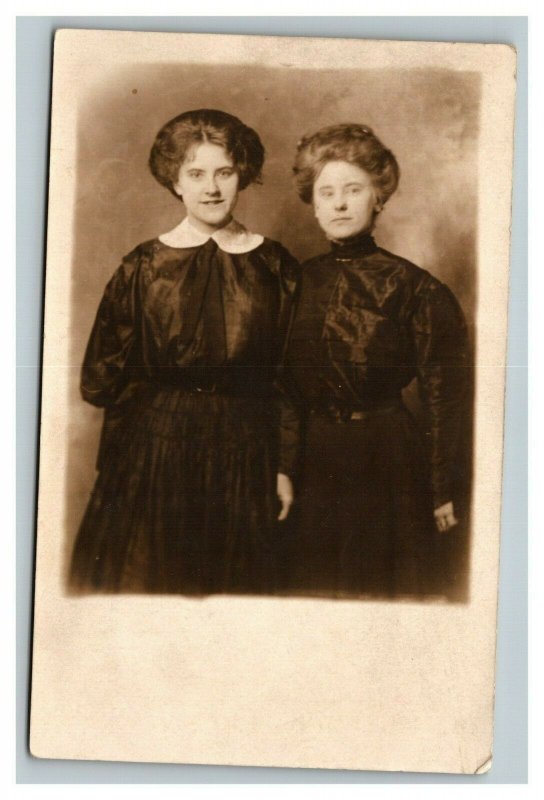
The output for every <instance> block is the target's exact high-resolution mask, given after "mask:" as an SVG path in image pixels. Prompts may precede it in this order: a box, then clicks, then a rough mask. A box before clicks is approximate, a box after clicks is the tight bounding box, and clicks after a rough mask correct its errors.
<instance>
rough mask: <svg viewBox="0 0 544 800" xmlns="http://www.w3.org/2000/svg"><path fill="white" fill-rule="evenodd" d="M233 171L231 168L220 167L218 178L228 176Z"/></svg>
mask: <svg viewBox="0 0 544 800" xmlns="http://www.w3.org/2000/svg"><path fill="white" fill-rule="evenodd" d="M233 172H234V170H232V169H222V170H221V172H220V173H219V177H220V178H230V176H231V175H232V174H233Z"/></svg>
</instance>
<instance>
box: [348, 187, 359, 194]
mask: <svg viewBox="0 0 544 800" xmlns="http://www.w3.org/2000/svg"><path fill="white" fill-rule="evenodd" d="M349 191H350V193H351V194H360V192H361V187H360V186H351V187H350V189H349Z"/></svg>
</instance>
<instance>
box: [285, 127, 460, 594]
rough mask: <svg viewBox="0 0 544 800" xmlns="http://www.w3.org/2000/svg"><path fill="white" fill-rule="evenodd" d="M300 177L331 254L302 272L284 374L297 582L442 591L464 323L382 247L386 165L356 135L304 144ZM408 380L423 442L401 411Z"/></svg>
mask: <svg viewBox="0 0 544 800" xmlns="http://www.w3.org/2000/svg"><path fill="white" fill-rule="evenodd" d="M294 172H295V178H296V183H297V188H298V192H299V195H300V197H301V199H302V200H303V201H304V202H306V203H312V204H313V207H314V211H315V215H316V217H317V221H318V223H319V225H320V226H321V228H322V230H323V231H324V233H325V235H326V236H327V238H328V239H329V241H330V245H331V249H330V252H328V253H325V254H324V255H321V256H318V257H316V258H313V259H311V260H310V261H308V262H307V263H306V264H304V266H303V273H302V281H301V296H300V302H299V304H298V310H297V312H296V317H295V320H294V323H293V326H292V330H291V335H290V345H289V348H288V353H287V364H288V368H289V371H290V374H291V378H292V380H293V383H294V392H295V395H296V396H298V398H299V401H300V402H301V403H302V405H303V406H304V408H305V411H306V443H305V459H304V468H303V477H302V486H301V491H300V497H299V499H298V505H299V508H298V523H299V541H300V551H299V557H298V564H297V567H298V568H297V574H296V577H295V580H294V584H295V585H296V587H297V588H301V589H307V590H311V591H325V592H333V593H334V592H337V593H356V594H360V593H366V592H369V593H373V594H385V595H395V594H402V593H406V594H421V593H426V592H433V591H440V577H439V575H438V573H437V570H436V564H435V563H434V562H433V558H434V549H435V548H434V546H435V543H436V542H435V539H436V536H437V534H438V532H441V533H444V532H446V531H447V530H449V529H450V528H452V527H453V526H455V525H456V524H457V518H456V509H455V505H454V491H455V487H454V473H455V470H456V467H457V463H456V459H457V455H458V441H459V433H460V426H461V417H462V411H463V405H464V402H465V395H466V377H467V376H466V373H467V370H466V366H467V347H466V330H465V323H464V319H463V314H462V312H461V310H460V308H459V305H458V303H457V302H456V300H455V298H454V297H453V295H452V293H451V292H450V291H449V289H448V288H447V287H446V286H444V285H443V284H442V283H440V281H438V280H436V278H434V277H433V276H432V275H430V274H429V273H428V272H426V271H425V270H423V269H420V268H418V267H417V266H414V265H413V264H411V263H410V262H409V261H406V260H405V259H403V258H401V257H399V256H396V255H393V254H392V253H388V252H387V251H385V250H383V249H382V248H380V247H378V245H377V244H376V243H375V241H374V239H373V237H372V229H373V226H374V222H375V220H376V217H377V215H378V214H379V213H380V211H381V210H382V208H383V206H384V204H385V203H386V202H387V200H388V198H389V197H390V196H391V195H392V194H393V192H394V191H395V189H396V187H397V184H398V179H399V168H398V165H397V162H396V159H395V157H394V155H393V154H392V153H391V152H390V151H389V150H388V149H386V148H385V147H384V146H383V145H382V144H381V142H380V141H379V140H378V139H377V137H376V136H375V135H374V134H373V132H372V131H371V130H370V129H369V128H368V127H365V126H363V125H355V124H354V125H352V124H343V125H335V126H332V127H327V128H324V129H322V130H319V131H317V132H316V133H314V134H312V135H311V136H307V137H305V138H304V139H302V141H301V142H300V143H299V146H298V151H297V155H296V161H295V167H294ZM414 378H417V380H418V383H419V390H420V395H421V399H422V404H423V407H424V409H425V410H426V412H427V415H428V421H429V431H428V435H427V437H426V439H427V441H424V437H423V436H422V433H421V431H420V430H419V428H418V425H417V424H416V422H415V420H414V419H413V417H412V416H411V415H410V413H409V412H408V410H407V409H406V407H405V406H404V404H403V402H402V396H401V392H402V390H403V389H404V388H405V387H406V386H407V385H408V384H409V383H410V382H411V381H412V380H413V379H414Z"/></svg>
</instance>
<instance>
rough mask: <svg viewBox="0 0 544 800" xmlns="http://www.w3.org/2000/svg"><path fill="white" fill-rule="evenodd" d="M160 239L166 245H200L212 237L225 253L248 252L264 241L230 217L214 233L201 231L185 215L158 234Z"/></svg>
mask: <svg viewBox="0 0 544 800" xmlns="http://www.w3.org/2000/svg"><path fill="white" fill-rule="evenodd" d="M159 239H160V241H161V242H162V243H163V244H166V245H168V247H181V248H183V247H200V246H201V245H203V244H206V242H208V241H209V240H210V239H213V240H214V241H215V242H216V244H217V245H218V246H219V247H220V248H221V250H224V251H225V252H226V253H249V252H250V250H255V248H257V247H259V245H261V244H262V243H263V241H264V238H263V237H262V236H261V235H260V234H258V233H251V231H248V230H247V228H245V227H244V226H243V225H242V224H241V223H240V222H237V221H236V220H235V219H231V221H230V222H229V224H228V225H225V227H224V228H219V229H218V230H217V231H214V233H203V232H202V231H199V230H198V229H197V228H195V227H194V225H191V223H190V222H189V220H188V219H187V217H185V219H184V220H183V221H182V222H180V224H179V225H176V227H175V228H174V229H173V230H171V231H168V233H163V234H162V236H159Z"/></svg>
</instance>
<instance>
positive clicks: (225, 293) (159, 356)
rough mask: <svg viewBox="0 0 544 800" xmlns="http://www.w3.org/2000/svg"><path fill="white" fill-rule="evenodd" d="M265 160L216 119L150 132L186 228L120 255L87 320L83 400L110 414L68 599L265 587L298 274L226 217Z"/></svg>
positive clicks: (282, 460)
mask: <svg viewBox="0 0 544 800" xmlns="http://www.w3.org/2000/svg"><path fill="white" fill-rule="evenodd" d="M263 160H264V148H263V146H262V143H261V141H260V139H259V137H258V135H257V134H256V133H255V131H253V130H252V129H251V128H248V127H247V126H246V125H244V124H243V123H242V122H241V121H240V120H239V119H237V118H236V117H233V116H231V115H230V114H226V113H224V112H222V111H216V110H210V109H200V110H197V111H189V112H186V113H184V114H181V115H180V116H178V117H176V118H175V119H173V120H171V121H170V122H168V123H167V124H166V125H165V126H164V127H163V128H162V129H161V130H160V131H159V133H158V134H157V137H156V140H155V142H154V144H153V147H152V150H151V156H150V160H149V165H150V168H151V172H152V173H153V175H154V176H155V178H156V179H157V180H158V181H159V183H161V184H162V185H163V186H164V187H166V188H167V189H168V190H169V191H170V192H172V194H173V195H174V196H175V197H176V199H178V200H180V201H182V202H183V204H184V206H185V211H186V217H185V218H184V219H183V221H182V222H181V223H180V224H179V225H178V226H177V227H175V228H174V229H173V230H171V231H168V232H167V233H164V234H162V235H161V236H159V237H158V238H155V239H152V240H151V241H147V242H145V243H143V244H140V245H138V247H136V248H135V249H134V250H133V251H132V252H131V253H130V254H129V255H127V256H126V258H125V259H124V260H123V263H122V264H121V266H120V267H119V269H118V270H117V271H116V272H115V274H114V275H113V277H112V279H111V280H110V282H109V283H108V285H107V287H106V291H105V294H104V297H103V298H102V301H101V303H100V306H99V309H98V314H97V317H96V321H95V324H94V327H93V330H92V333H91V337H90V340H89V344H88V347H87V351H86V354H85V360H84V365H83V371H82V381H81V391H82V394H83V398H84V399H85V400H87V401H88V402H89V403H92V404H93V405H96V406H100V407H104V408H105V410H106V417H105V422H104V429H103V434H102V441H101V447H100V454H99V464H98V467H99V475H98V478H97V481H96V485H95V487H94V490H93V493H92V496H91V499H90V502H89V505H88V507H87V510H86V512H85V516H84V518H83V521H82V524H81V528H80V530H79V534H78V536H77V540H76V543H75V548H74V551H73V557H72V563H71V571H70V583H71V586H72V587H74V588H77V589H80V590H81V589H83V590H87V591H101V590H102V591H144V592H153V591H157V592H182V593H209V592H237V591H241V592H246V591H252V592H266V591H273V590H274V588H275V587H276V583H277V576H276V575H275V571H274V537H275V533H276V530H275V526H276V518H277V517H278V511H279V512H280V513H279V516H280V519H283V518H285V516H286V515H287V513H288V510H289V505H290V503H291V501H292V488H291V482H290V478H289V474H290V472H291V471H292V466H293V464H292V462H293V452H294V438H293V431H294V424H295V420H294V418H293V417H292V416H290V415H289V410H288V409H286V408H285V406H282V403H280V401H279V400H278V397H277V395H276V392H275V389H274V380H275V373H276V367H277V364H278V361H279V358H280V355H281V353H282V350H283V347H284V338H285V334H286V328H287V323H288V320H289V317H290V313H291V302H292V298H293V292H294V289H295V283H296V277H297V265H296V262H295V261H294V259H293V258H292V257H291V256H290V255H289V253H288V252H287V251H286V250H285V249H284V248H283V247H282V246H281V245H280V244H278V243H277V242H274V241H271V240H268V239H265V238H264V237H263V236H261V235H259V234H256V233H252V232H250V231H248V230H246V228H245V227H244V226H243V225H242V224H241V223H239V222H237V221H236V220H235V219H233V216H232V212H233V210H234V208H235V206H236V202H237V198H238V193H239V191H241V190H242V189H245V188H246V187H247V186H248V185H249V184H251V183H252V182H255V181H258V180H259V177H260V172H261V168H262V164H263ZM278 499H279V502H278ZM280 507H281V510H280Z"/></svg>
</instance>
